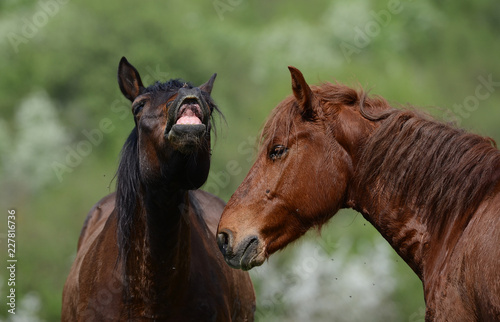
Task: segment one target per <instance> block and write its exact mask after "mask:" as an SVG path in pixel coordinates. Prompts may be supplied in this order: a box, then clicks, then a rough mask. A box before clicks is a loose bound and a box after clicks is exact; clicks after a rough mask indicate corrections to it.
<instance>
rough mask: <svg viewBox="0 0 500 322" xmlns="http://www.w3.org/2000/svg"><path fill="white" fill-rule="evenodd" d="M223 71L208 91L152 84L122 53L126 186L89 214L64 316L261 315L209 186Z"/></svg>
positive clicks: (121, 177)
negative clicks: (235, 265)
mask: <svg viewBox="0 0 500 322" xmlns="http://www.w3.org/2000/svg"><path fill="white" fill-rule="evenodd" d="M214 79H215V74H214V75H213V76H212V78H211V79H210V80H209V81H208V82H207V83H205V84H203V85H201V86H200V87H193V86H192V85H190V84H189V83H184V82H181V81H179V80H170V81H168V82H166V83H159V82H157V83H156V84H154V85H151V86H149V87H147V88H145V87H143V85H142V81H141V78H140V76H139V73H138V72H137V70H136V69H135V68H134V67H133V66H132V65H130V64H129V63H128V62H127V60H126V59H125V58H122V60H121V61H120V65H119V68H118V83H119V85H120V89H121V91H122V93H123V95H125V97H127V98H128V99H129V100H130V101H132V112H133V114H134V119H135V128H134V129H133V130H132V133H131V134H130V136H129V138H128V139H127V141H126V143H125V145H124V147H123V150H122V156H121V160H120V165H119V168H118V173H117V190H116V193H112V194H110V195H108V196H106V197H104V198H103V199H102V200H101V201H99V202H98V203H97V204H96V205H95V206H94V207H93V208H92V210H91V211H90V212H89V214H88V216H87V219H86V221H85V224H84V226H83V229H82V232H81V235H80V239H79V241H78V252H77V255H76V259H75V262H74V263H73V266H72V268H71V272H70V274H69V276H68V279H67V281H66V285H65V286H64V292H63V308H62V320H63V321H126V320H131V321H142V320H148V321H252V320H253V314H254V310H255V295H254V291H253V286H252V282H251V280H250V278H249V276H248V274H247V273H245V272H242V271H237V270H234V269H232V268H230V267H228V266H227V265H226V263H225V262H224V259H223V257H222V255H221V254H220V252H219V250H218V247H217V243H216V238H215V236H216V235H215V233H216V228H217V223H218V220H219V218H220V215H221V213H222V210H223V208H224V203H223V201H221V200H220V199H219V198H217V197H215V196H213V195H210V194H208V193H206V192H203V191H201V190H192V189H197V188H199V187H200V186H201V185H202V184H203V183H204V182H205V181H206V179H207V175H208V171H209V167H210V128H211V123H212V112H213V111H214V110H216V106H215V104H214V102H213V100H212V98H211V97H210V93H211V90H212V85H213V82H214Z"/></svg>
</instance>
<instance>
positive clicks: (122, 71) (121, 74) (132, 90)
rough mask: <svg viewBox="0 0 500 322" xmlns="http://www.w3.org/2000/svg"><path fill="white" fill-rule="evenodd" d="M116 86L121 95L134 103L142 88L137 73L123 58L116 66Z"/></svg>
mask: <svg viewBox="0 0 500 322" xmlns="http://www.w3.org/2000/svg"><path fill="white" fill-rule="evenodd" d="M118 85H120V90H121V91H122V93H123V95H124V96H125V97H126V98H128V99H129V100H130V101H134V99H135V98H136V97H137V96H139V94H140V92H141V90H142V89H143V88H144V86H143V85H142V81H141V76H140V75H139V72H138V71H137V69H135V67H134V66H132V65H131V64H130V63H129V62H128V60H127V58H125V57H122V59H121V60H120V64H119V65H118Z"/></svg>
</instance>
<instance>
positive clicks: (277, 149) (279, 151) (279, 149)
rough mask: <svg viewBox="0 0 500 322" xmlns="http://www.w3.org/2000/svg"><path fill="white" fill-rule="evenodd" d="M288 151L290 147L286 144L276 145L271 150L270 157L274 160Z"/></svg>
mask: <svg viewBox="0 0 500 322" xmlns="http://www.w3.org/2000/svg"><path fill="white" fill-rule="evenodd" d="M286 152H288V148H287V147H285V146H284V145H275V146H274V147H273V148H272V149H271V151H270V152H269V159H271V160H273V161H275V160H278V159H281V157H283V155H284V154H285V153H286Z"/></svg>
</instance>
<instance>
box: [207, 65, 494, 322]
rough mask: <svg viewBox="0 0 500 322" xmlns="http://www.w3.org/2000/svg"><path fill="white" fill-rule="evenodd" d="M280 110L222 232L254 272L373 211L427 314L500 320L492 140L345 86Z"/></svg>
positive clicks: (295, 75) (301, 97)
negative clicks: (347, 219) (411, 274)
mask: <svg viewBox="0 0 500 322" xmlns="http://www.w3.org/2000/svg"><path fill="white" fill-rule="evenodd" d="M289 69H290V72H291V75H292V89H293V96H290V97H288V98H286V99H285V100H284V101H283V102H281V103H280V104H279V105H278V106H277V107H276V108H275V109H274V111H273V114H272V116H271V117H270V119H269V121H268V122H267V123H266V125H265V127H264V130H263V133H262V146H261V150H260V152H259V154H258V157H257V161H256V162H255V164H254V165H253V167H252V168H251V169H250V172H249V173H248V175H247V177H246V179H245V180H244V181H243V183H242V184H241V186H240V187H239V188H238V189H237V191H236V192H235V193H234V195H233V196H232V197H231V199H230V200H229V202H228V204H227V206H226V208H225V210H224V212H223V214H222V217H221V220H220V222H219V227H218V237H217V238H218V243H219V247H220V249H221V251H222V253H223V254H224V257H225V259H226V262H227V263H228V264H229V265H231V266H232V267H235V268H241V269H244V270H248V269H250V268H252V267H254V266H257V265H261V264H262V263H263V262H264V260H265V259H266V258H267V257H268V256H270V255H271V254H273V253H274V252H276V251H277V250H279V249H282V248H283V247H285V246H286V245H287V244H289V243H290V242H292V241H293V240H295V239H297V238H299V237H300V236H301V235H303V234H304V233H305V232H306V231H307V230H308V229H310V228H311V227H315V226H316V227H318V226H321V225H323V224H324V223H325V222H326V221H328V219H330V218H331V217H332V216H333V215H334V214H335V213H336V212H337V211H338V210H339V209H340V208H353V209H355V210H357V211H359V212H361V213H362V214H363V216H364V217H365V218H366V219H367V220H368V221H369V222H370V223H372V224H373V225H374V226H375V227H376V228H377V230H378V231H379V232H380V233H381V234H382V235H383V236H384V237H385V239H387V241H388V242H389V243H390V244H391V246H392V247H393V248H394V249H395V250H396V251H397V252H398V254H399V255H400V256H401V257H402V258H403V259H404V260H405V261H406V262H407V263H408V265H409V266H410V267H411V268H412V269H413V270H414V271H415V273H416V274H417V275H418V276H419V277H420V279H421V280H422V282H423V286H424V293H425V301H426V305H427V309H426V320H427V321H499V320H500V247H499V245H500V151H499V150H498V149H496V147H495V143H494V142H493V140H491V139H488V138H483V137H481V136H478V135H474V134H470V133H467V132H465V131H463V130H460V129H456V128H454V127H452V126H450V125H447V124H443V123H440V122H437V121H435V120H433V119H432V118H430V117H428V116H426V115H424V114H422V113H419V112H417V111H414V110H412V109H394V108H391V107H390V106H389V105H388V103H387V102H386V101H385V100H384V99H382V98H377V97H372V98H369V97H366V96H365V94H364V93H363V92H357V91H355V90H353V89H351V88H348V87H346V86H343V85H338V84H330V83H326V84H323V85H321V86H319V87H312V88H311V87H309V85H308V84H307V83H306V81H305V80H304V77H303V76H302V74H301V72H300V71H299V70H297V69H295V68H293V67H289Z"/></svg>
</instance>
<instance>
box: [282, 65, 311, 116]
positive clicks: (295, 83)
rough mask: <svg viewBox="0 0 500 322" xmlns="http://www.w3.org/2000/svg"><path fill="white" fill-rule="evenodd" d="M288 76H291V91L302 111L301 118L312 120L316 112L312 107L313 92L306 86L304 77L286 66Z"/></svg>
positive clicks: (291, 67) (293, 68)
mask: <svg viewBox="0 0 500 322" xmlns="http://www.w3.org/2000/svg"><path fill="white" fill-rule="evenodd" d="M288 69H289V70H290V75H291V76H292V90H293V95H294V96H295V99H296V100H297V103H299V107H300V109H301V110H302V111H301V113H302V116H304V117H305V118H307V119H311V118H314V116H315V115H316V111H315V110H314V106H313V95H314V94H313V92H312V90H311V88H310V87H309V85H307V82H306V80H305V79H304V75H302V73H301V72H300V70H298V69H297V68H295V67H293V66H288Z"/></svg>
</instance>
